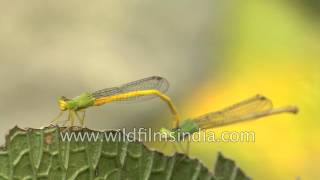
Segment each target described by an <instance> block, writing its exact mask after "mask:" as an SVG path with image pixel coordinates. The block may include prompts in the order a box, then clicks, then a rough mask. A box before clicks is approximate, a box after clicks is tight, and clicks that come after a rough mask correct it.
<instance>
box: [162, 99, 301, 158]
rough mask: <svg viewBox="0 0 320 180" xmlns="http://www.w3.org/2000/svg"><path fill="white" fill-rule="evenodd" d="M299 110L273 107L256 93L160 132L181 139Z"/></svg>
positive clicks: (290, 107)
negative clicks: (211, 129) (199, 132)
mask: <svg viewBox="0 0 320 180" xmlns="http://www.w3.org/2000/svg"><path fill="white" fill-rule="evenodd" d="M297 112H298V108H297V107H295V106H286V107H281V108H273V105H272V102H271V100H269V99H268V98H266V97H264V96H261V95H256V96H255V97H252V98H249V99H247V100H244V101H241V102H239V103H237V104H234V105H232V106H230V107H227V108H224V109H222V110H220V111H215V112H211V113H207V114H204V115H201V116H198V117H195V118H192V119H188V120H185V121H183V122H182V123H181V124H180V125H179V126H178V127H173V128H172V129H166V128H161V129H160V133H161V134H162V137H163V138H165V139H166V140H168V139H169V140H174V141H179V140H180V141H181V140H183V139H185V138H186V137H187V136H191V135H192V134H193V133H195V132H198V131H199V129H200V130H201V129H210V128H216V127H220V126H225V125H229V124H234V123H238V122H243V121H248V120H254V119H258V118H262V117H266V116H271V115H275V114H281V113H293V114H296V113H297ZM188 151H189V142H187V150H186V152H187V153H188Z"/></svg>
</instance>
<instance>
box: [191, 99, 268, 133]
mask: <svg viewBox="0 0 320 180" xmlns="http://www.w3.org/2000/svg"><path fill="white" fill-rule="evenodd" d="M272 108H273V105H272V102H271V101H270V100H269V99H267V98H266V97H264V96H261V95H257V96H255V97H252V98H249V99H247V100H244V101H242V102H239V103H237V104H234V105H232V106H230V107H227V108H225V109H222V110H220V111H216V112H211V113H208V114H205V115H202V116H199V117H197V118H195V119H194V121H195V122H196V123H197V124H198V125H199V126H200V128H213V127H217V126H223V125H226V124H231V123H236V122H239V121H243V120H247V119H252V117H253V116H254V115H255V114H258V113H261V112H266V111H270V110H272Z"/></svg>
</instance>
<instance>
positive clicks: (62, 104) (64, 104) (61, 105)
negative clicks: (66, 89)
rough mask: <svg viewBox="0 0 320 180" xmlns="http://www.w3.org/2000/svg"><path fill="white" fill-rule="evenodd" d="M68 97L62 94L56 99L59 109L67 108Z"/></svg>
mask: <svg viewBox="0 0 320 180" xmlns="http://www.w3.org/2000/svg"><path fill="white" fill-rule="evenodd" d="M67 101H68V99H67V98H66V97H64V96H60V97H59V99H58V105H59V108H60V110H61V111H65V110H67V104H68V103H67Z"/></svg>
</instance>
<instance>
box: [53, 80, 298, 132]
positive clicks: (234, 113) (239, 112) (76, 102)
mask: <svg viewBox="0 0 320 180" xmlns="http://www.w3.org/2000/svg"><path fill="white" fill-rule="evenodd" d="M168 88H169V83H168V81H167V80H166V79H165V78H163V77H159V76H152V77H148V78H144V79H141V80H137V81H133V82H130V83H127V84H124V85H121V86H118V87H112V88H106V89H102V90H99V91H96V92H93V93H83V94H81V95H79V96H77V97H74V98H72V99H68V98H66V97H64V96H62V97H60V98H59V100H58V102H59V107H60V110H61V112H60V114H59V116H58V117H57V118H56V119H55V120H53V121H52V122H51V123H54V122H56V121H57V120H58V119H59V118H60V117H61V116H62V114H63V112H65V111H69V114H68V119H67V121H65V122H66V123H70V125H69V127H71V126H73V125H74V122H75V119H78V120H79V122H80V124H81V125H82V126H83V125H84V119H85V110H86V109H87V108H89V107H93V106H101V105H103V104H107V103H112V102H116V101H133V102H136V101H140V100H147V99H153V98H156V97H159V98H160V99H162V100H163V101H165V102H166V103H167V104H168V106H169V108H170V110H171V113H172V114H173V117H174V119H173V123H172V127H171V128H168V129H167V128H161V129H160V131H161V132H162V133H163V135H164V136H169V134H171V135H172V134H174V135H175V136H178V134H183V133H184V132H186V133H189V134H192V133H194V132H197V131H198V129H199V128H201V129H209V128H215V127H219V126H224V125H228V124H233V123H238V122H243V121H247V120H254V119H258V118H262V117H265V116H270V115H275V114H281V113H294V114H295V113H297V112H298V108H297V107H295V106H285V107H280V108H274V107H273V105H272V102H271V100H269V99H268V98H266V97H264V96H262V95H256V96H254V97H251V98H248V99H246V100H244V101H241V102H239V103H236V104H234V105H231V106H230V107H227V108H224V109H222V110H219V111H215V112H210V113H207V114H204V115H202V116H199V117H195V118H192V119H189V120H186V121H183V122H182V123H181V124H180V120H181V119H180V115H179V113H178V111H177V108H176V107H175V105H174V104H173V102H172V100H171V99H170V98H169V97H168V96H167V95H165V92H166V91H167V90H168ZM79 113H82V114H79ZM178 132H179V133H178Z"/></svg>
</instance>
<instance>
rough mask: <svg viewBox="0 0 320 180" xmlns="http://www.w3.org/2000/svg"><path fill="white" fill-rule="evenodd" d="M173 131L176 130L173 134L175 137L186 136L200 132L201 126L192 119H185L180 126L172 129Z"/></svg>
mask: <svg viewBox="0 0 320 180" xmlns="http://www.w3.org/2000/svg"><path fill="white" fill-rule="evenodd" d="M171 131H172V132H174V135H173V136H174V137H175V138H178V137H186V136H188V135H192V134H193V133H195V132H198V131H199V126H198V124H197V123H195V122H194V121H192V120H185V121H183V122H182V123H181V125H180V126H179V127H178V128H175V129H172V130H171Z"/></svg>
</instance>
